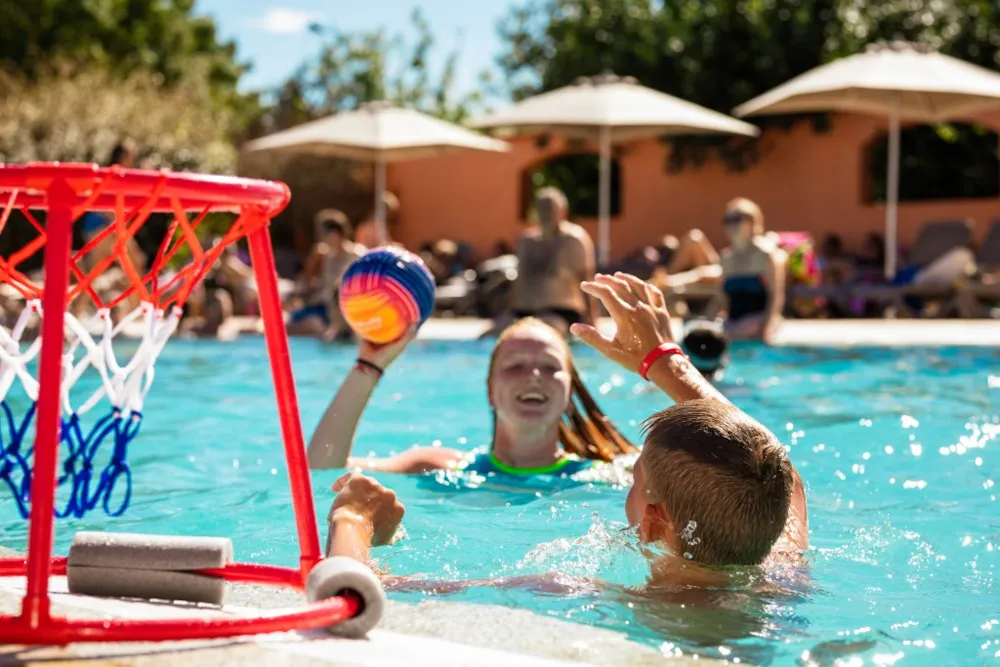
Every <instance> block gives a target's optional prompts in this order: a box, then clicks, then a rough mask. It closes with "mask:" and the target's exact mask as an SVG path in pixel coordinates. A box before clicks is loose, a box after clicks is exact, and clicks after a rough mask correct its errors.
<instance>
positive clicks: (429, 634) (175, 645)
mask: <svg viewBox="0 0 1000 667" xmlns="http://www.w3.org/2000/svg"><path fill="white" fill-rule="evenodd" d="M24 585H25V580H24V578H23V577H18V578H8V579H0V607H2V608H3V610H4V611H5V612H6V613H11V612H16V610H17V609H18V608H19V606H20V598H21V595H22V594H23V592H24ZM234 590H235V592H236V593H238V594H237V595H231V597H236V598H237V599H238V601H239V602H241V603H242V604H228V605H227V606H225V607H223V608H221V609H219V608H215V607H196V606H188V605H171V604H167V603H152V602H142V601H131V600H130V601H124V600H117V599H106V598H94V597H84V596H79V595H72V594H70V593H68V592H67V587H66V578H65V577H53V578H52V580H51V585H50V594H51V598H52V603H53V613H55V614H59V615H67V616H76V617H90V618H94V617H97V618H101V617H104V618H114V617H118V618H134V619H153V618H189V617H192V616H195V615H219V614H227V615H228V614H235V615H241V616H246V615H254V614H256V613H257V609H259V608H273V607H275V606H295V605H298V604H302V596H301V595H299V594H296V593H294V592H291V591H284V590H279V589H272V588H259V587H250V586H239V587H234ZM248 604H249V605H252V606H246V605H248ZM382 625H384V626H389V627H391V628H397V629H396V630H393V629H380V628H377V629H375V630H373V631H372V632H370V633H369V636H368V638H367V639H365V640H349V639H339V638H335V637H331V636H330V635H328V634H326V633H325V632H323V631H311V632H279V633H271V634H267V635H257V636H251V637H238V638H233V639H225V640H201V641H193V642H166V643H147V642H135V643H119V644H76V645H72V646H69V647H38V648H31V649H27V650H26V651H25V652H23V653H21V654H19V659H21V660H23V661H24V663H27V664H33V661H34V660H38V661H39V662H40V663H41V662H44V663H46V664H49V663H52V662H55V664H59V661H60V660H65V661H67V662H69V664H74V665H75V664H78V663H77V662H76V661H77V660H81V659H83V660H87V661H88V664H95V663H92V661H95V660H96V661H98V662H96V664H108V665H116V666H121V665H142V666H143V667H147V666H152V665H156V666H159V665H170V666H173V665H177V666H179V667H189V666H190V665H192V664H197V665H199V666H202V665H205V666H210V665H246V664H263V665H268V666H271V665H284V664H288V665H296V666H298V665H318V666H323V665H334V666H338V667H396V666H397V665H398V666H400V667H402V666H404V665H409V666H413V667H425V666H426V667H468V666H471V665H475V666H477V667H479V666H481V667H494V666H495V667H508V666H510V665H518V666H519V667H520V666H522V665H523V666H524V667H574V666H576V667H579V666H580V665H605V664H629V665H665V664H668V663H669V664H670V665H687V664H693V663H695V660H692V659H688V658H682V659H678V658H668V657H666V656H664V655H662V654H660V653H659V652H658V651H656V650H654V649H652V648H650V647H646V646H642V645H639V644H635V643H634V642H631V641H629V640H627V639H626V638H625V637H624V635H621V634H620V633H616V632H611V631H608V630H601V629H598V628H592V627H588V626H583V625H577V624H572V623H566V622H564V621H559V620H556V619H551V618H545V617H540V616H536V615H534V614H531V613H530V612H526V611H522V610H515V609H508V608H504V607H493V606H489V605H467V604H458V603H445V602H431V603H421V604H419V605H412V604H404V603H392V602H390V605H389V607H388V608H387V611H386V617H385V618H384V619H383V623H382ZM470 627H471V628H477V629H478V633H479V634H481V635H483V637H482V638H481V640H480V641H478V642H477V641H476V640H475V638H474V637H471V636H469V635H470V634H475V633H474V632H472V633H470ZM435 635H438V636H435ZM456 635H458V637H456ZM444 637H447V638H444ZM456 639H458V641H456ZM477 644H481V645H477ZM497 644H500V645H502V646H503V648H498V647H497V646H496V645H497ZM578 658H582V660H581V659H578ZM102 660H107V662H101V661H102ZM712 662H713V661H712V660H706V659H704V658H703V659H701V660H698V661H697V664H705V663H709V664H711V663H712ZM22 664H23V663H22Z"/></svg>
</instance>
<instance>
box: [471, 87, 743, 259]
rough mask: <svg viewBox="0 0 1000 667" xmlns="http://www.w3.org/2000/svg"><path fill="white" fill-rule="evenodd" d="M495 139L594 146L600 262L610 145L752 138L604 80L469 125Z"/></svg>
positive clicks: (710, 115)
mask: <svg viewBox="0 0 1000 667" xmlns="http://www.w3.org/2000/svg"><path fill="white" fill-rule="evenodd" d="M471 125H472V126H473V127H477V128H493V129H496V130H497V134H498V135H500V136H512V135H520V136H524V135H532V134H539V133H556V134H562V135H566V136H570V137H576V138H586V139H591V140H596V141H597V142H598V144H599V147H600V158H601V160H600V167H601V179H600V212H599V216H598V237H599V238H598V248H599V249H600V253H601V261H602V262H606V261H607V260H608V257H609V253H610V236H609V230H610V227H609V220H610V209H609V205H610V173H611V172H610V164H611V144H612V142H616V141H628V140H631V139H639V138H643V137H649V136H659V135H680V134H739V135H743V136H747V137H755V136H757V135H758V133H759V131H758V129H757V128H756V127H754V126H753V125H750V124H748V123H744V122H742V121H739V120H736V119H735V118H731V117H730V116H727V115H725V114H721V113H718V112H716V111H712V110H711V109H706V108H704V107H701V106H698V105H697V104H692V103H691V102H686V101H685V100H681V99H678V98H676V97H672V96H670V95H667V94H665V93H661V92H659V91H656V90H653V89H651V88H646V87H644V86H641V85H639V84H638V82H636V80H635V79H633V78H631V77H624V78H623V77H618V76H615V75H613V74H604V75H601V76H595V77H583V78H581V79H578V80H577V81H576V82H575V83H574V84H572V85H569V86H566V87H564V88H559V89H558V90H553V91H551V92H548V93H542V94H541V95H537V96H535V97H532V98H529V99H527V100H524V101H523V102H518V103H517V104H514V105H512V106H510V107H508V108H506V109H502V110H500V111H497V112H496V113H492V114H489V115H487V116H484V117H482V118H479V119H476V120H474V121H473V122H472V123H471Z"/></svg>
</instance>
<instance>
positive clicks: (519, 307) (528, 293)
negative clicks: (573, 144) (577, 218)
mask: <svg viewBox="0 0 1000 667" xmlns="http://www.w3.org/2000/svg"><path fill="white" fill-rule="evenodd" d="M535 208H536V210H537V213H538V226H537V227H533V228H531V229H528V230H526V231H525V232H523V233H522V234H521V236H520V237H519V238H518V240H517V259H518V275H517V280H516V281H515V282H514V294H513V311H514V316H515V317H517V318H522V317H529V316H534V317H537V318H539V319H541V320H543V321H544V322H546V323H547V324H549V325H551V326H553V327H555V329H556V330H557V331H560V332H562V333H563V334H566V333H568V331H569V327H570V326H571V325H573V324H578V323H590V322H593V321H594V320H595V317H596V309H595V304H594V302H592V301H591V300H590V299H588V298H587V295H585V294H584V293H583V290H581V289H580V283H581V282H583V281H586V280H590V279H591V278H593V276H594V271H595V266H596V257H595V254H594V242H593V241H592V240H591V238H590V235H589V234H587V232H586V231H585V230H584V229H583V228H582V227H580V226H579V225H575V224H573V223H572V222H569V221H567V220H566V215H567V213H568V212H569V205H568V203H567V201H566V196H565V195H564V194H563V193H562V192H560V191H559V190H557V189H555V188H542V189H541V190H539V191H538V192H537V194H536V195H535Z"/></svg>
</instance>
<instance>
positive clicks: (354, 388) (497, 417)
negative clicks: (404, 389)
mask: <svg viewBox="0 0 1000 667" xmlns="http://www.w3.org/2000/svg"><path fill="white" fill-rule="evenodd" d="M415 333H416V330H415V329H411V330H410V331H409V332H407V334H406V335H405V336H404V337H403V338H402V339H400V340H399V341H397V342H395V343H390V344H388V345H382V346H376V345H373V344H371V343H369V342H367V341H362V343H361V346H360V354H359V356H358V361H357V363H356V364H355V366H354V369H353V370H352V371H351V373H350V375H348V376H347V379H345V380H344V383H343V384H342V385H341V386H340V389H339V390H338V391H337V395H336V396H335V397H334V399H333V401H332V402H331V403H330V406H329V407H328V408H327V410H326V413H325V414H324V415H323V417H322V419H321V420H320V423H319V425H318V426H317V427H316V431H315V433H313V436H312V439H311V440H310V442H309V447H308V457H309V466H310V467H311V468H313V469H328V468H344V467H351V468H363V469H366V470H374V471H379V472H393V473H423V472H428V471H432V470H455V469H462V470H464V471H467V472H474V473H478V474H480V475H483V476H486V475H488V474H491V473H493V474H496V473H500V474H507V475H555V476H559V477H563V476H567V477H568V476H572V475H574V474H576V473H578V472H581V471H583V470H585V469H587V468H589V467H590V466H591V465H592V464H594V463H595V462H600V461H611V460H613V459H614V458H615V457H617V456H619V455H622V454H633V453H637V452H638V449H637V448H636V447H635V446H634V445H633V444H632V443H630V442H629V441H628V440H626V439H625V437H624V436H622V434H621V433H620V432H619V431H618V429H617V428H615V426H614V425H613V424H612V423H611V421H610V420H609V419H608V418H607V417H606V416H605V415H604V414H603V413H602V412H601V411H600V409H599V408H598V407H597V403H596V402H595V401H594V399H593V397H592V396H591V395H590V392H588V391H587V389H586V387H584V385H583V382H581V380H580V377H579V375H578V374H577V372H576V369H575V367H574V366H573V361H572V357H571V355H570V350H569V346H568V345H567V344H566V341H565V340H564V339H563V338H562V336H560V335H559V333H558V332H556V331H555V329H553V328H552V327H550V326H549V325H547V324H545V323H544V322H542V321H541V320H537V319H534V318H525V319H522V320H519V321H518V322H517V323H515V324H514V325H512V326H511V327H510V328H508V329H507V330H506V331H504V332H503V334H501V336H500V337H499V339H498V340H497V344H496V346H495V347H494V348H493V354H492V356H491V357H490V366H489V375H488V377H487V380H486V383H487V390H488V394H489V402H490V407H491V408H492V412H493V442H492V445H491V447H490V449H489V451H488V452H486V453H481V454H467V453H465V452H461V451H458V450H454V449H446V448H443V447H418V448H415V449H411V450H409V451H407V452H405V453H403V454H400V455H398V456H394V457H392V458H386V459H377V458H356V457H351V456H350V453H351V446H352V444H353V442H354V434H355V431H356V429H357V425H358V422H359V421H360V419H361V414H362V413H363V412H364V409H365V406H366V405H367V404H368V401H369V399H370V398H371V394H372V391H373V390H374V389H375V386H376V384H377V383H378V381H379V379H380V378H381V377H382V374H383V373H384V372H385V369H386V368H387V367H388V366H389V364H391V363H392V362H393V360H395V359H396V357H398V356H399V355H400V354H401V353H402V351H403V350H404V349H405V348H406V346H407V345H408V344H409V343H410V341H411V340H413V338H414V335H415ZM578 403H579V405H578Z"/></svg>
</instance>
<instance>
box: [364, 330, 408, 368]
mask: <svg viewBox="0 0 1000 667" xmlns="http://www.w3.org/2000/svg"><path fill="white" fill-rule="evenodd" d="M416 337H417V326H416V325H413V326H411V327H410V328H409V329H407V330H406V333H404V334H403V335H402V336H401V337H400V338H399V339H398V340H395V341H393V342H391V343H383V344H381V345H377V344H375V343H371V342H369V341H367V340H365V339H363V338H362V339H361V344H360V346H359V347H358V358H359V359H362V360H363V361H367V362H368V363H370V364H375V365H376V366H378V367H379V368H381V369H382V370H383V371H384V370H385V369H386V368H388V367H389V365H390V364H391V363H392V362H393V361H395V360H396V357H398V356H399V355H400V354H402V353H403V350H405V349H406V346H407V345H409V344H410V342H411V341H412V340H413V339H414V338H416Z"/></svg>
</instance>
